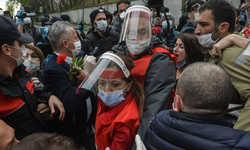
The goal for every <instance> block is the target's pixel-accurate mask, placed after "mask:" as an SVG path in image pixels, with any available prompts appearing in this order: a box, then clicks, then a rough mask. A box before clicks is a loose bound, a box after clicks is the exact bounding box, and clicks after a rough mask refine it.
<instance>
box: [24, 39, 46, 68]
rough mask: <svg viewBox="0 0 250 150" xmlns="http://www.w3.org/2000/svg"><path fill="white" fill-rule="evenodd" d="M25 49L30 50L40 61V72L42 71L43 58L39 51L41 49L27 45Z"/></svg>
mask: <svg viewBox="0 0 250 150" xmlns="http://www.w3.org/2000/svg"><path fill="white" fill-rule="evenodd" d="M25 47H26V48H28V49H31V50H32V51H33V52H34V53H36V55H37V56H38V58H39V59H40V69H41V70H42V69H43V61H44V56H43V52H42V51H41V49H40V48H38V47H36V46H33V45H29V44H25Z"/></svg>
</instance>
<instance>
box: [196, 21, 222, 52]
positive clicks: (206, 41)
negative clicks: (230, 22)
mask: <svg viewBox="0 0 250 150" xmlns="http://www.w3.org/2000/svg"><path fill="white" fill-rule="evenodd" d="M219 27H220V26H219ZM219 27H218V28H219ZM218 28H217V29H215V30H214V31H213V32H212V33H209V34H204V35H198V36H197V38H198V41H199V43H200V44H201V45H202V46H203V47H206V48H213V46H214V45H215V44H216V43H217V41H218V40H219V39H220V37H221V35H222V33H221V35H220V36H219V37H218V38H217V39H216V40H215V41H214V40H213V39H212V35H213V33H214V32H215V31H216V30H218Z"/></svg>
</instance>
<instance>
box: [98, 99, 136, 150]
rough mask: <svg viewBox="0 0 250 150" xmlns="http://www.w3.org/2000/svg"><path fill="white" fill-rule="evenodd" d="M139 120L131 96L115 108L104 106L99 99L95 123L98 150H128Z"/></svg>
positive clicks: (131, 144)
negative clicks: (106, 149) (108, 149)
mask: <svg viewBox="0 0 250 150" xmlns="http://www.w3.org/2000/svg"><path fill="white" fill-rule="evenodd" d="M98 98H99V97H98ZM139 119H140V118H139V108H138V104H137V103H136V101H135V99H134V97H133V96H132V95H131V94H128V95H127V97H126V99H125V100H124V101H123V102H121V103H120V104H118V105H117V106H115V107H108V106H106V105H105V104H104V103H103V102H102V100H101V99H100V98H99V104H98V108H97V115H96V123H95V134H96V145H97V147H98V150H105V148H106V147H109V148H110V149H111V150H120V149H127V150H130V149H131V148H132V146H133V144H134V140H135V135H136V132H137V129H138V126H139Z"/></svg>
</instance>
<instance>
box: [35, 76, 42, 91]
mask: <svg viewBox="0 0 250 150" xmlns="http://www.w3.org/2000/svg"><path fill="white" fill-rule="evenodd" d="M32 80H33V84H34V88H35V90H36V91H39V90H43V89H44V85H43V84H42V83H41V82H40V81H39V79H38V78H37V77H32Z"/></svg>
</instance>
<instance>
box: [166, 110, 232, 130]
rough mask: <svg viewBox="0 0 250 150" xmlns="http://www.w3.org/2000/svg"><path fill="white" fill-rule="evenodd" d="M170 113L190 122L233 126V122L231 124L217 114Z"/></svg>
mask: <svg viewBox="0 0 250 150" xmlns="http://www.w3.org/2000/svg"><path fill="white" fill-rule="evenodd" d="M170 115H171V116H173V117H175V118H178V119H181V120H186V121H189V122H198V123H204V124H208V123H209V124H219V125H222V126H227V127H233V124H231V123H230V122H229V121H227V120H226V119H224V118H220V117H217V116H215V115H199V114H189V113H185V112H174V111H171V112H170Z"/></svg>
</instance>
